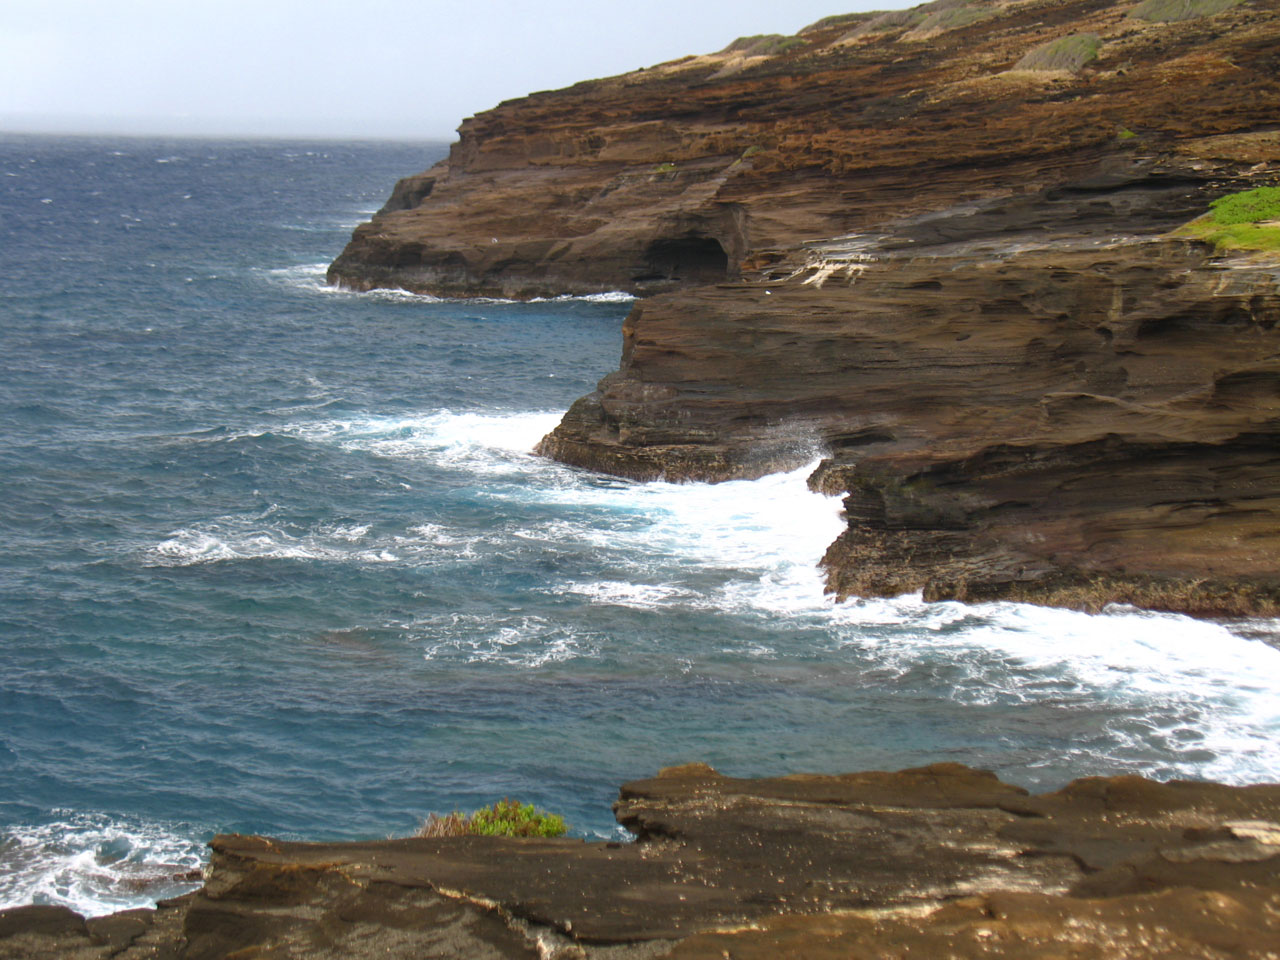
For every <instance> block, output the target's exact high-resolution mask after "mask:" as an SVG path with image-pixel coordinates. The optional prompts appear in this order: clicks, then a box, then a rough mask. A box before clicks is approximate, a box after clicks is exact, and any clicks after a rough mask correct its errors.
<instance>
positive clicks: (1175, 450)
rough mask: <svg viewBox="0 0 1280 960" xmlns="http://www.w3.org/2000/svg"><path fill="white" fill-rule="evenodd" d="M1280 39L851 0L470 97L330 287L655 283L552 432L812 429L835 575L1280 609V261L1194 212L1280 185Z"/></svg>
mask: <svg viewBox="0 0 1280 960" xmlns="http://www.w3.org/2000/svg"><path fill="white" fill-rule="evenodd" d="M1175 7H1176V9H1174V8H1175ZM1278 51H1280V10H1278V8H1277V6H1276V4H1275V3H1273V2H1263V0H1247V2H1243V3H1231V2H1217V0H1186V2H1180V3H1165V2H1162V0H1148V2H1146V3H1143V4H1141V5H1140V6H1139V5H1136V4H1133V3H1114V2H1102V0H1022V2H1007V3H1004V2H995V3H965V2H958V0H940V2H938V3H934V4H929V5H926V6H924V7H920V8H916V9H914V10H911V11H898V12H894V13H890V14H879V15H873V14H867V15H853V16H847V17H835V18H830V19H829V20H827V21H822V22H820V23H818V24H815V25H813V26H812V27H810V28H807V29H806V30H804V31H802V32H801V33H800V34H799V35H798V36H797V37H793V38H748V39H746V40H743V41H739V42H737V43H735V44H733V45H731V47H730V48H728V49H726V50H725V51H722V52H721V53H719V54H715V55H710V56H702V57H691V58H688V59H686V60H683V61H676V62H674V63H671V64H664V65H662V66H659V67H655V68H652V69H650V70H645V71H639V72H637V73H634V74H628V75H625V76H622V77H617V78H613V79H609V80H601V81H593V82H589V83H583V84H579V85H577V86H575V87H571V88H569V89H567V90H562V91H556V92H551V93H543V94H535V95H533V96H531V97H528V98H526V99H524V100H518V101H512V102H509V103H505V104H502V105H501V106H499V107H498V108H496V109H495V110H493V111H490V112H489V113H486V114H483V115H481V116H479V117H476V118H474V119H472V120H468V121H467V122H466V123H465V124H464V125H463V127H462V130H461V139H460V142H459V143H458V144H457V145H456V146H455V147H454V148H453V151H452V153H451V155H450V157H449V159H448V160H447V161H445V162H444V163H442V164H441V165H439V166H438V167H437V168H435V169H433V170H432V171H428V172H427V173H425V174H422V175H419V176H417V177H411V178H409V179H407V180H406V181H403V182H402V183H401V184H400V185H399V186H398V187H397V188H396V192H395V194H394V196H393V197H392V199H391V201H390V202H389V203H388V205H387V208H385V209H384V211H383V212H381V213H380V214H379V215H378V216H377V217H375V219H374V220H373V222H372V223H370V224H366V225H364V226H362V227H360V228H359V229H357V231H356V233H355V235H354V237H353V240H352V242H351V244H350V245H349V247H348V248H347V250H346V251H345V252H344V253H343V254H342V256H341V257H339V259H338V260H337V261H336V262H335V263H334V264H333V267H332V268H331V271H330V278H331V280H332V281H333V282H338V283H344V284H348V285H351V286H354V287H359V288H366V287H370V286H380V285H390V286H403V287H406V288H408V289H412V290H421V291H427V292H431V293H437V294H446V295H503V296H515V297H523V296H534V295H547V294H563V293H590V292H597V291H601V290H606V289H622V290H629V291H632V292H634V293H637V294H641V295H644V296H645V297H646V299H644V300H643V301H641V302H639V303H637V305H636V306H635V308H634V310H633V311H632V313H631V315H630V316H629V317H628V319H627V321H626V323H625V326H624V329H623V352H622V361H621V364H620V368H619V370H618V371H617V372H615V373H612V374H609V375H608V376H606V377H605V378H604V379H603V380H602V381H601V383H600V387H599V389H598V390H597V391H596V392H595V393H594V394H592V395H590V396H588V397H585V398H583V399H582V400H580V401H579V402H578V403H577V404H576V405H575V406H574V407H573V409H572V410H570V411H569V413H568V414H567V415H566V417H565V419H564V422H563V423H562V424H561V425H560V427H559V428H557V430H556V431H555V432H554V433H553V434H551V435H550V436H549V437H547V438H546V440H544V441H543V443H542V445H541V447H540V450H541V452H543V453H545V454H547V455H549V456H553V457H556V458H558V459H561V460H563V461H565V462H568V463H571V464H576V465H580V466H583V467H587V468H589V469H593V470H602V471H606V472H610V473H616V474H620V475H624V476H631V477H637V478H644V479H652V478H659V477H662V478H667V479H671V480H691V479H692V480H721V479H727V478H733V477H750V476H758V475H760V474H762V473H765V472H769V471H772V470H777V469H781V468H786V467H794V466H796V465H799V464H803V463H805V462H808V461H809V460H810V459H811V458H814V457H815V456H817V455H819V454H821V455H822V456H824V457H825V460H824V462H823V465H822V467H821V468H820V469H819V471H818V473H817V474H816V475H815V477H814V481H813V482H814V483H815V485H816V486H818V487H819V488H820V489H822V490H824V491H827V492H829V493H842V494H845V495H846V496H847V500H846V506H847V510H848V514H849V518H850V525H849V530H848V533H846V534H845V535H844V536H843V537H841V539H840V540H839V541H838V542H837V543H836V544H833V545H832V548H831V549H830V550H829V551H828V554H827V557H826V560H825V563H826V566H827V569H828V574H829V584H830V587H831V589H832V590H833V591H834V592H836V593H838V594H839V595H841V596H848V595H855V594H856V595H891V594H896V593H901V592H911V591H916V590H922V591H923V592H924V594H925V596H926V597H928V598H939V599H940V598H959V599H968V600H985V599H997V598H1011V599H1022V600H1032V601H1037V602H1044V603H1054V604H1066V605H1072V606H1081V607H1087V608H1096V607H1098V606H1101V605H1103V604H1105V603H1108V602H1112V601H1125V602H1132V603H1137V604H1141V605H1145V606H1149V607H1156V608H1162V609H1170V610H1181V611H1186V612H1191V613H1197V614H1206V615H1235V614H1266V615H1272V614H1275V613H1277V612H1280V560H1278V559H1277V558H1278V557H1280V553H1278V551H1277V547H1280V540H1278V539H1277V537H1278V536H1280V532H1278V531H1280V524H1277V522H1276V521H1277V520H1278V519H1280V513H1277V509H1276V508H1277V497H1278V496H1280V470H1277V466H1278V464H1277V458H1276V457H1275V456H1273V451H1274V450H1275V449H1276V439H1277V436H1276V426H1277V423H1278V422H1280V421H1277V406H1278V405H1280V362H1278V361H1277V356H1278V350H1280V335H1278V334H1277V333H1276V331H1275V325H1276V321H1277V319H1280V289H1278V284H1280V259H1278V258H1277V256H1276V255H1274V254H1273V255H1265V254H1257V255H1240V254H1237V255H1223V254H1219V253H1217V252H1215V251H1214V250H1213V249H1212V248H1211V247H1209V246H1208V245H1206V244H1203V243H1200V242H1197V241H1193V240H1186V239H1180V238H1176V237H1172V236H1170V235H1169V234H1170V231H1171V230H1173V229H1174V228H1176V227H1178V226H1179V225H1181V224H1183V223H1185V222H1187V221H1188V220H1190V219H1192V218H1193V217H1195V216H1197V215H1199V214H1201V213H1203V212H1204V211H1205V210H1206V209H1207V206H1208V204H1209V202H1210V201H1212V200H1213V199H1215V198H1217V197H1220V196H1223V195H1225V194H1228V193H1232V192H1236V191H1240V190H1244V189H1249V188H1252V187H1256V186H1259V185H1270V184H1275V183H1277V182H1280V127H1278V126H1277V119H1278V118H1280V52H1278Z"/></svg>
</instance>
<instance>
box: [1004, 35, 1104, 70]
mask: <svg viewBox="0 0 1280 960" xmlns="http://www.w3.org/2000/svg"><path fill="white" fill-rule="evenodd" d="M1101 48H1102V40H1101V39H1100V38H1099V37H1098V35H1097V34H1096V33H1074V34H1072V35H1071V36H1069V37H1059V38H1058V39H1057V40H1051V41H1049V42H1048V43H1046V44H1043V45H1041V46H1039V47H1036V48H1035V49H1034V50H1032V51H1031V52H1030V53H1028V54H1027V55H1026V56H1024V57H1023V58H1022V59H1021V60H1019V61H1018V63H1017V64H1016V66H1015V67H1014V69H1015V70H1069V71H1071V72H1072V73H1075V72H1076V71H1077V70H1079V69H1080V68H1081V67H1083V66H1084V65H1085V64H1086V63H1089V62H1090V61H1092V60H1096V59H1098V50H1100V49H1101Z"/></svg>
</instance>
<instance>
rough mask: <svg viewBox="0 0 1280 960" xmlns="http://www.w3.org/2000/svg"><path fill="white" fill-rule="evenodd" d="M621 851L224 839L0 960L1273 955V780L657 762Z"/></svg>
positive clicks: (55, 914) (619, 807) (32, 912)
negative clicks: (144, 896) (1036, 789)
mask: <svg viewBox="0 0 1280 960" xmlns="http://www.w3.org/2000/svg"><path fill="white" fill-rule="evenodd" d="M615 812H616V813H617V816H618V819H619V821H620V822H621V823H622V824H624V825H625V826H626V827H627V828H628V829H630V830H631V831H633V832H634V833H635V834H636V836H637V840H636V842H635V843H630V844H621V843H583V842H581V841H575V840H504V839H499V838H494V837H461V838H457V837H455V838H449V839H432V840H427V839H408V840H387V841H381V842H375V843H363V844H362V843H351V844H304V843H285V842H280V841H272V840H266V839H263V838H261V837H243V836H223V837H219V838H217V839H215V840H214V842H213V850H214V855H213V860H212V863H211V865H210V867H209V870H208V876H207V880H206V883H205V886H204V888H203V889H202V890H200V891H198V892H196V893H194V894H191V895H190V896H187V897H184V898H182V899H180V900H174V901H169V902H166V903H162V904H161V905H160V906H159V908H158V909H157V910H156V911H145V910H142V911H130V912H129V913H127V914H118V915H116V916H113V917H107V918H100V919H97V920H91V921H89V922H88V923H87V924H86V923H85V921H84V920H83V919H81V918H79V917H78V916H76V915H75V914H73V913H71V912H70V911H68V910H65V909H62V908H57V907H23V908H18V909H16V910H9V911H0V957H22V958H24V960H41V958H45V957H55V956H56V957H81V958H84V960H98V958H104V957H108V956H114V957H118V958H122V960H138V958H144V957H145V958H162V957H164V958H175V960H178V958H182V960H214V958H224V957H245V958H248V957H279V958H329V957H332V958H357V960H358V958H361V957H384V958H406V960H407V958H411V957H412V958H419V957H434V958H440V960H452V958H457V960H482V958H491V960H499V958H521V960H524V958H528V960H535V958H550V960H570V958H578V960H585V958H599V960H623V958H635V960H639V958H646V960H648V958H660V957H663V958H671V960H676V958H682V960H692V958H702V957H706V958H714V960H721V958H723V957H725V956H730V957H734V958H739V960H745V958H756V957H759V958H770V960H772V958H778V957H808V958H815V960H817V958H826V957H831V958H833V960H834V958H849V957H882V956H893V957H899V958H903V960H911V958H921V960H925V958H929V960H933V958H936V957H939V956H947V957H957V958H964V957H988V958H989V957H1009V958H1029V957H1072V958H1081V960H1084V958H1099V960H1102V958H1116V957H1135V958H1137V957H1144V958H1145V957H1172V956H1178V957H1203V958H1224V957H1231V958H1246V957H1256V958H1260V960H1261V958H1266V957H1273V956H1275V952H1274V951H1275V945H1276V944H1277V943H1280V822H1277V821H1280V786H1276V785H1270V786H1252V787H1224V786H1218V785H1212V784H1201V783H1169V784H1160V783H1155V782H1153V781H1149V780H1144V779H1142V778H1139V777H1117V778H1091V779H1086V780H1078V781H1076V782H1074V783H1072V784H1070V785H1069V786H1067V787H1066V788H1065V789H1063V790H1061V791H1059V792H1057V793H1051V794H1045V795H1041V796H1028V795H1027V794H1026V792H1025V791H1024V790H1022V789H1020V788H1017V787H1013V786H1010V785H1008V784H1005V783H1001V782H1000V781H999V780H997V779H996V778H995V777H994V776H993V775H992V774H990V773H986V772H983V771H978V770H972V769H969V768H967V767H963V766H960V765H957V764H938V765H935V766H931V767H923V768H919V769H915V770H905V771H902V772H900V773H861V774H847V775H844V776H792V777H780V778H774V779H764V780H737V779H733V778H729V777H724V776H721V775H720V774H718V773H716V772H715V771H714V770H712V769H711V768H710V767H707V766H705V765H702V764H692V765H689V766H685V767H676V768H670V769H668V770H665V771H663V772H661V773H660V774H659V775H658V776H657V777H656V778H654V779H652V780H642V781H638V782H635V783H629V784H627V785H626V786H624V787H623V788H622V791H621V795H620V799H619V801H618V803H617V804H615Z"/></svg>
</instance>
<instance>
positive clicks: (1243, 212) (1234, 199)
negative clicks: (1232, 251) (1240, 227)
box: [1209, 187, 1280, 226]
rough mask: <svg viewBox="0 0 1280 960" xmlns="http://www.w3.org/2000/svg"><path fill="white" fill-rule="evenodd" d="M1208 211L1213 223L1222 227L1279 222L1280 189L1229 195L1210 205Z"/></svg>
mask: <svg viewBox="0 0 1280 960" xmlns="http://www.w3.org/2000/svg"><path fill="white" fill-rule="evenodd" d="M1209 209H1210V210H1212V211H1213V222H1214V223H1218V224H1221V225H1222V226H1227V225H1229V224H1233V223H1257V222H1259V221H1260V220H1280V187H1257V188H1255V189H1253V190H1245V191H1244V192H1242V193H1229V194H1227V195H1226V196H1225V197H1219V198H1218V199H1217V200H1214V201H1213V202H1212V203H1210V204H1209Z"/></svg>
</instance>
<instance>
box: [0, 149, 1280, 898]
mask: <svg viewBox="0 0 1280 960" xmlns="http://www.w3.org/2000/svg"><path fill="white" fill-rule="evenodd" d="M440 152H441V150H440V149H439V148H435V147H424V146H423V145H388V144H385V143H384V144H367V145H359V144H287V143H243V142H240V143H230V142H227V143H224V142H216V141H168V142H165V141H146V140H88V139H41V138H29V137H28V138H18V137H11V138H3V139H0V291H3V293H2V294H0V339H2V342H0V356H3V357H4V358H5V359H4V361H3V364H4V370H5V375H4V377H3V379H2V380H0V429H2V430H3V435H4V437H5V438H6V440H5V443H4V444H3V445H2V446H0V532H2V535H3V542H4V543H5V550H4V551H2V552H0V904H3V905H12V904H18V903H28V902H33V901H36V902H57V903H68V904H70V905H72V906H73V907H75V908H76V909H79V910H83V911H88V912H95V913H101V912H108V911H110V910H113V909H119V908H121V907H124V906H132V905H138V904H143V903H147V902H150V901H151V900H153V899H155V898H156V897H158V896H165V895H168V894H171V893H174V892H177V891H180V890H183V889H189V888H190V885H191V883H192V880H191V871H192V870H193V869H196V868H198V866H199V864H200V863H201V862H202V859H203V856H204V853H203V843H204V842H205V841H206V840H207V839H208V838H209V837H210V836H212V835H213V834H214V833H216V832H224V831H242V832H262V833H270V834H275V835H279V836H285V837H291V838H303V839H338V838H358V837H362V838H363V837H380V836H387V835H402V834H405V833H408V832H410V831H412V830H413V829H414V827H415V826H416V824H417V823H418V821H419V820H420V819H421V818H422V817H423V816H425V814H426V813H427V812H429V811H433V810H434V811H442V812H443V811H447V810H451V809H454V808H462V809H469V808H472V807H475V806H478V805H479V804H481V803H484V802H487V801H491V800H493V799H496V798H499V797H502V796H507V795H511V796H518V797H520V798H523V799H527V800H530V801H533V802H537V803H539V804H541V805H543V806H546V807H548V808H551V809H554V810H557V811H560V812H563V813H564V814H565V815H566V816H567V818H568V820H569V821H570V823H571V824H572V825H573V827H574V828H575V831H576V832H577V833H579V834H581V835H584V836H588V837H593V836H614V835H616V832H617V827H616V825H615V824H614V822H613V820H612V817H611V815H610V812H609V804H610V802H611V800H612V799H613V798H614V796H615V795H616V791H617V787H618V785H619V784H620V783H621V782H623V781H625V780H627V779H632V778H636V777H642V776H647V775H650V774H652V773H653V772H654V771H656V770H657V768H658V767H660V766H663V765H667V764H671V763H679V762H686V761H690V760H704V761H707V762H709V763H712V764H713V765H715V766H716V767H717V768H719V769H721V770H723V771H724V772H726V773H729V774H734V775H740V776H748V775H757V774H774V773H787V772H796V771H828V772H839V771H846V770H854V769H863V768H899V767H904V766H911V765H918V764H923V763H929V762H934V761H939V760H954V761H960V762H964V763H969V764H974V765H977V766H984V767H989V768H992V769H994V770H996V771H997V772H998V773H1000V775H1001V776H1002V777H1004V778H1006V779H1009V780H1012V781H1013V782H1016V783H1020V784H1022V785H1024V786H1027V787H1031V788H1035V789H1049V788H1054V787H1057V786H1060V785H1061V784H1063V783H1065V782H1066V781H1067V780H1069V779H1071V778H1072V777H1076V776H1082V775H1088V774H1108V773H1119V772H1133V773H1142V774H1146V775H1150V776H1157V777H1161V778H1170V777H1208V778H1213V779H1222V780H1227V781H1229V782H1239V783H1243V782H1251V781H1259V780H1276V779H1280V746H1277V743H1278V742H1280V740H1278V738H1277V734H1278V733H1280V699H1278V698H1277V690H1280V651H1278V650H1277V649H1276V647H1275V646H1274V645H1273V644H1274V642H1275V636H1276V629H1275V626H1274V625H1273V624H1267V623H1252V624H1243V625H1224V624H1219V623H1210V622H1197V621H1193V620H1189V619H1187V618H1184V617H1178V616H1170V615H1163V614H1149V613H1142V612H1138V611H1126V610H1117V611H1113V612H1110V613H1108V614H1105V615H1102V616H1087V615H1084V614H1077V613H1071V612H1065V611H1055V610H1044V609H1039V608H1034V607H1027V606H1019V605H1013V604H991V605H985V606H978V607H967V606H963V605H960V604H924V603H922V602H921V601H920V600H919V598H915V597H905V598H899V599H895V600H876V601H863V602H851V603H847V604H842V605H837V604H834V603H833V602H832V601H831V600H830V599H829V598H827V597H825V596H824V595H823V592H822V584H821V579H820V577H819V573H818V571H817V569H816V562H817V560H818V559H819V557H820V556H821V554H822V551H823V550H824V549H825V547H826V545H827V544H828V543H829V542H830V541H831V540H832V539H833V538H834V537H835V536H836V535H837V533H838V532H839V530H840V529H841V522H842V521H841V518H840V503H839V500H838V499H834V498H827V497H823V496H820V495H818V494H814V493H811V492H810V491H809V490H808V489H807V488H806V485H805V477H806V475H807V473H808V470H807V469H804V470H798V471H795V472H793V473H789V474H779V475H775V476H771V477H766V478H764V479H761V480H758V481H752V482H736V483H727V484H720V485H715V486H710V485H703V484H689V485H683V486H675V485H668V484H660V483H648V484H645V483H633V482H629V481H623V480H618V479H615V478H609V477H601V476H597V475H592V474H588V473H585V472H582V471H579V470H573V469H570V468H567V467H564V466H561V465H559V464H556V463H552V462H548V461H545V460H542V459H540V458H537V457H534V456H532V455H531V454H530V453H529V451H530V449H531V448H532V446H533V444H534V443H536V441H537V440H538V438H540V437H541V436H542V435H543V434H544V433H545V432H546V431H547V430H549V429H550V428H551V427H552V426H554V424H555V423H556V422H557V421H558V419H559V416H560V413H561V412H562V411H563V410H564V409H565V408H567V406H568V405H569V404H570V403H571V402H572V401H573V400H574V399H575V398H576V397H578V396H580V395H582V394H584V393H586V392H588V391H589V390H591V389H592V388H593V386H594V383H595V381H596V380H597V379H598V378H599V377H600V376H602V375H603V374H604V373H606V372H608V371H609V370H611V369H613V368H614V366H615V365H616V363H617V358H618V354H619V351H620V332H619V328H620V325H621V320H622V317H623V316H624V315H625V314H626V311H627V309H628V302H627V301H626V300H625V298H621V297H614V298H608V297H605V298H595V299H594V300H553V301H546V302H541V303H533V304H514V303H504V302H497V301H480V302H468V303H462V302H451V301H443V300H436V299H433V298H426V297H415V296H412V295H409V294H404V293H398V292H375V293H370V294H354V293H349V292H343V291H334V290H331V289H329V288H327V287H324V286H323V282H322V281H323V269H324V264H325V263H326V262H327V261H328V260H329V259H331V258H332V257H333V256H334V255H336V254H337V252H338V251H339V250H340V249H341V247H342V244H343V243H344V242H345V239H346V236H347V234H348V233H349V231H350V229H351V227H352V226H354V225H355V224H356V223H357V222H359V221H360V220H362V219H364V218H366V217H367V216H368V215H369V214H370V213H371V212H372V210H374V209H376V208H377V207H378V206H379V205H380V203H381V201H382V200H383V199H384V197H385V195H386V194H387V193H388V192H389V189H390V185H391V184H392V183H393V182H394V180H395V179H396V178H397V177H399V176H402V175H404V174H406V173H409V172H413V171H415V170H419V169H423V168H425V167H426V166H428V165H429V163H430V162H431V161H432V160H433V159H434V158H435V157H436V156H438V155H439V154H440Z"/></svg>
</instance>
